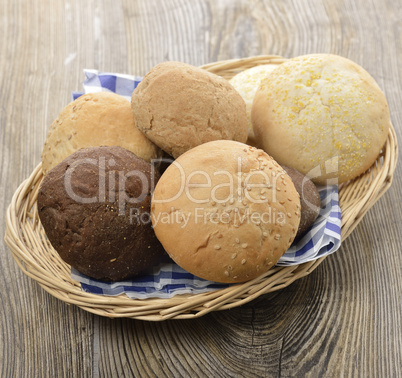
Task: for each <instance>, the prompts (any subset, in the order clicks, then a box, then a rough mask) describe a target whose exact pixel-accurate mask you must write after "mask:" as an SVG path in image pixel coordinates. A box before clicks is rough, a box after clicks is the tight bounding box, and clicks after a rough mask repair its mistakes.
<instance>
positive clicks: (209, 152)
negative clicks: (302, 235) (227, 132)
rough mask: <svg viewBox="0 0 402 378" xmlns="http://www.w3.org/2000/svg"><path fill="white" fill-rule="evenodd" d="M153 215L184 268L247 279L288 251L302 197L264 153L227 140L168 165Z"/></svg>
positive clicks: (211, 277) (215, 276)
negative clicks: (300, 197)
mask: <svg viewBox="0 0 402 378" xmlns="http://www.w3.org/2000/svg"><path fill="white" fill-rule="evenodd" d="M151 215H152V223H153V226H154V230H155V233H156V235H157V237H158V239H159V240H160V242H161V243H162V245H163V246H164V248H165V250H166V251H167V252H168V254H169V255H170V257H171V258H172V259H173V260H174V261H175V262H176V263H177V264H178V265H180V266H181V267H182V268H184V269H186V270H187V271H189V272H191V273H193V274H194V275H196V276H199V277H202V278H205V279H208V280H212V281H217V282H243V281H247V280H251V279H253V278H255V277H257V276H259V275H261V274H263V273H264V272H266V271H267V270H268V269H270V268H271V267H272V266H274V265H275V264H276V262H277V261H278V259H279V258H280V257H281V256H282V255H283V254H284V253H285V252H286V250H287V249H288V247H289V246H290V244H291V243H292V241H293V239H294V237H295V235H296V231H297V228H298V225H299V221H300V200H299V195H298V193H297V191H296V189H295V187H294V185H293V183H292V180H291V179H290V177H289V176H288V175H287V174H286V172H285V171H284V170H283V169H282V168H281V167H280V166H279V165H278V164H277V163H276V162H275V161H274V160H273V159H272V158H271V157H270V156H268V155H267V154H266V153H265V152H264V151H262V150H258V149H256V148H254V147H251V146H248V145H246V144H243V143H239V142H234V141H225V140H220V141H213V142H209V143H205V144H203V145H200V146H198V147H195V148H193V149H192V150H190V151H188V152H186V153H184V154H183V155H181V156H180V157H179V158H178V159H177V160H176V161H175V162H174V163H173V164H172V165H171V166H170V167H169V168H168V169H167V170H166V171H165V173H164V174H163V175H162V177H161V179H160V180H159V182H158V184H157V186H156V188H155V192H154V196H153V199H152V208H151Z"/></svg>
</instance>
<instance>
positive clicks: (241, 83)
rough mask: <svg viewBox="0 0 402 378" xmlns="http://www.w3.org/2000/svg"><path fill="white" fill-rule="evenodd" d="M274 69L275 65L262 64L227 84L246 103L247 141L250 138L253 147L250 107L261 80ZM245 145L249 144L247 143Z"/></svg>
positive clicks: (234, 77) (243, 72)
mask: <svg viewBox="0 0 402 378" xmlns="http://www.w3.org/2000/svg"><path fill="white" fill-rule="evenodd" d="M276 67H277V65H276V64H262V65H261V66H255V67H252V68H249V69H247V70H244V71H242V72H239V73H238V74H237V75H235V76H233V77H232V78H231V79H230V80H229V83H230V84H232V85H233V88H234V89H236V90H237V92H239V93H240V96H241V97H242V98H243V100H244V102H245V103H246V113H247V120H248V127H249V139H250V138H251V140H252V142H251V143H252V144H253V145H254V142H253V138H254V133H253V125H252V122H251V107H252V105H253V100H254V96H255V93H256V92H257V89H258V87H259V86H260V83H261V80H262V79H264V78H266V77H267V76H268V75H269V74H270V73H271V72H272V71H273V70H274V69H275V68H276ZM247 144H250V143H249V142H248V141H247Z"/></svg>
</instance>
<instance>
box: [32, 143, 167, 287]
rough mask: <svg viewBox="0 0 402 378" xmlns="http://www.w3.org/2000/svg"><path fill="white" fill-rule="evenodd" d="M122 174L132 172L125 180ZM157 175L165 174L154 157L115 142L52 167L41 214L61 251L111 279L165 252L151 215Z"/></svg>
mask: <svg viewBox="0 0 402 378" xmlns="http://www.w3.org/2000/svg"><path fill="white" fill-rule="evenodd" d="M135 172H139V174H138V175H135V174H133V175H131V176H130V175H129V174H130V173H135ZM70 174H71V175H70ZM68 175H70V176H69V177H67V176H68ZM121 175H127V181H125V183H124V186H123V184H122V181H121V177H122V176H121ZM152 176H154V177H153V179H154V180H155V181H157V179H158V178H159V174H158V173H157V172H155V170H152V169H151V164H150V163H148V162H146V161H145V160H143V159H140V158H139V157H137V156H136V155H134V154H133V153H132V152H130V151H128V150H125V149H124V148H121V147H115V146H112V147H89V148H83V149H80V150H78V151H76V152H74V153H73V154H72V155H70V156H69V157H67V158H66V159H65V160H63V161H62V162H61V163H59V164H58V165H57V166H56V167H55V168H53V169H52V170H50V171H49V173H48V174H47V175H46V176H45V177H44V179H43V181H42V183H41V186H40V189H39V193H38V199H37V205H38V214H39V219H40V220H41V223H42V225H43V228H44V230H45V232H46V235H47V236H48V238H49V241H50V243H51V244H52V246H53V247H54V249H55V250H56V251H57V252H58V253H59V255H60V257H61V258H62V259H63V260H64V261H65V262H67V263H68V264H70V265H71V266H73V267H74V268H76V269H77V270H79V271H80V272H81V273H83V274H86V275H87V276H89V277H93V278H96V279H99V280H107V281H120V280H124V279H126V278H130V277H133V276H135V275H138V274H140V273H141V272H143V271H144V270H145V269H147V268H150V267H152V265H153V264H155V263H156V262H158V261H159V260H160V259H161V258H162V256H163V255H165V252H164V250H163V247H162V246H161V244H160V243H159V241H158V240H157V238H156V236H155V233H154V231H153V229H152V227H151V222H150V220H149V212H150V207H151V193H150V190H151V187H147V186H145V183H146V184H148V183H149V184H150V183H151V182H152V180H151V179H152ZM111 177H114V181H111ZM139 177H145V178H146V179H145V180H144V181H142V180H139V179H138V178H139ZM67 180H68V181H67ZM102 183H103V184H104V187H102V185H103V184H102ZM112 183H113V184H112ZM125 196H127V198H131V199H138V201H137V202H130V201H128V200H126V199H127V198H126V197H125ZM147 219H148V220H149V222H148V223H147V222H146V220H147Z"/></svg>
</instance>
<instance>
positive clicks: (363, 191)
mask: <svg viewBox="0 0 402 378" xmlns="http://www.w3.org/2000/svg"><path fill="white" fill-rule="evenodd" d="M284 61H285V59H283V58H280V57H277V56H258V57H250V58H247V59H240V60H227V61H221V62H217V63H212V64H208V65H206V66H203V68H204V69H206V70H208V71H210V72H213V73H216V74H218V75H221V76H223V77H224V78H227V79H229V78H231V77H232V76H233V75H234V74H236V73H238V72H240V71H242V70H244V69H247V68H250V67H253V66H256V65H260V64H268V63H271V64H281V63H283V62H284ZM397 155H398V146H397V139H396V135H395V130H394V129H393V127H392V126H391V128H390V130H389V135H388V139H387V142H386V144H385V146H384V149H383V150H382V152H381V154H380V156H379V157H378V159H377V160H376V162H375V163H374V164H373V166H372V167H371V168H370V169H369V170H368V171H367V172H366V173H364V174H363V175H361V176H359V177H358V178H356V179H355V180H353V181H351V182H349V183H347V184H346V185H343V186H341V187H340V191H339V201H340V206H341V209H342V231H341V236H342V240H345V239H346V238H347V237H348V236H349V235H350V233H351V232H352V231H353V229H354V228H355V227H356V226H357V225H358V223H359V222H360V221H361V219H362V217H363V216H364V214H365V213H366V212H367V211H368V210H369V209H370V207H372V206H373V205H374V203H375V202H376V201H378V199H379V198H380V197H381V196H382V195H383V194H384V193H385V192H386V190H387V189H388V188H389V187H390V185H391V182H392V176H393V173H394V170H395V166H396V161H397ZM42 177H43V176H42V169H41V165H40V164H39V165H38V166H37V167H36V169H35V170H34V172H33V173H32V174H31V176H30V177H29V178H28V179H26V180H25V181H24V182H23V183H22V184H21V185H20V187H19V188H18V189H17V191H16V192H15V194H14V196H13V198H12V201H11V204H10V206H9V208H8V210H7V220H6V223H7V229H6V234H5V241H6V243H7V244H8V246H9V247H10V249H11V252H12V254H13V256H14V259H15V260H16V262H17V264H18V266H19V267H20V268H21V270H22V271H23V272H24V273H25V274H26V275H27V276H29V277H31V278H33V279H34V280H35V281H37V282H38V283H39V285H41V286H42V287H43V288H44V289H45V290H46V291H47V292H49V293H50V294H51V295H53V296H55V297H57V298H59V299H61V300H62V301H64V302H67V303H70V304H74V305H77V306H79V307H81V308H83V309H84V310H86V311H89V312H92V313H94V314H98V315H102V316H107V317H111V318H117V317H128V318H135V319H142V320H151V321H160V320H165V319H186V318H187V319H188V318H196V317H200V316H202V315H205V314H207V313H209V312H211V311H216V310H225V309H229V308H233V307H237V306H240V305H242V304H244V303H247V302H250V301H252V300H253V299H255V298H257V297H258V296H260V295H262V294H265V293H269V292H272V291H275V290H279V289H282V288H284V287H286V286H288V285H290V284H291V283H292V282H294V281H295V280H297V279H299V278H300V277H304V276H307V275H308V274H310V273H311V272H312V271H313V270H314V269H316V268H317V266H318V265H319V264H320V263H321V262H322V261H323V259H324V258H320V259H318V260H315V261H311V262H308V263H304V264H300V265H296V266H288V267H275V268H273V269H271V270H269V271H268V272H267V273H265V274H263V275H261V276H260V277H258V278H256V279H254V280H252V281H249V282H245V283H242V284H237V285H233V286H230V287H228V288H225V289H221V290H217V291H213V292H207V293H203V294H197V295H177V296H174V297H173V298H170V299H159V298H150V299H146V300H135V299H130V298H128V297H127V296H126V295H124V294H122V295H119V296H116V297H107V296H101V295H96V294H90V293H86V292H84V291H81V286H80V283H79V282H77V281H75V280H73V279H72V278H71V276H70V266H69V265H67V264H66V263H65V262H63V261H62V260H61V259H60V257H59V255H58V254H57V252H55V250H54V249H53V248H52V246H51V245H50V243H49V241H48V239H47V237H46V235H45V233H44V230H43V228H42V226H41V224H40V221H39V218H38V212H37V207H36V198H37V194H38V189H39V185H40V183H41V180H42Z"/></svg>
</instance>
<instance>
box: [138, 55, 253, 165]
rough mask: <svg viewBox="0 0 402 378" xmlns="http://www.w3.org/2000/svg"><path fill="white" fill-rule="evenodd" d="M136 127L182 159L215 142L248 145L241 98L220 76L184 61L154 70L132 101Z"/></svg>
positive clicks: (163, 65) (146, 76)
mask: <svg viewBox="0 0 402 378" xmlns="http://www.w3.org/2000/svg"><path fill="white" fill-rule="evenodd" d="M131 106H132V109H133V113H134V118H135V124H136V126H137V127H138V128H139V129H140V130H141V131H142V132H143V133H144V134H146V135H147V137H148V138H149V139H150V140H152V141H153V142H154V143H155V144H156V145H158V146H159V147H160V148H161V149H162V150H164V151H166V152H167V153H168V154H169V155H171V156H173V157H175V158H177V157H178V156H180V155H181V154H183V153H184V152H186V151H187V150H189V149H191V148H193V147H196V146H198V145H200V144H202V143H205V142H209V141H212V140H219V139H228V140H236V141H239V142H243V143H244V142H246V140H247V133H248V126H247V116H246V105H245V103H244V101H243V99H242V97H241V96H240V95H239V93H237V91H236V90H235V89H234V88H233V87H232V86H231V85H230V84H229V82H228V81H227V80H225V79H223V78H221V77H220V76H217V75H214V74H212V73H210V72H207V71H205V70H202V69H200V68H197V67H194V66H191V65H189V64H185V63H181V62H164V63H160V64H158V65H157V66H155V67H154V68H152V69H151V70H150V71H149V72H148V73H147V74H146V75H145V77H144V78H143V80H142V81H141V83H140V84H139V85H138V87H137V88H136V89H135V90H134V92H133V95H132V98H131Z"/></svg>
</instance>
